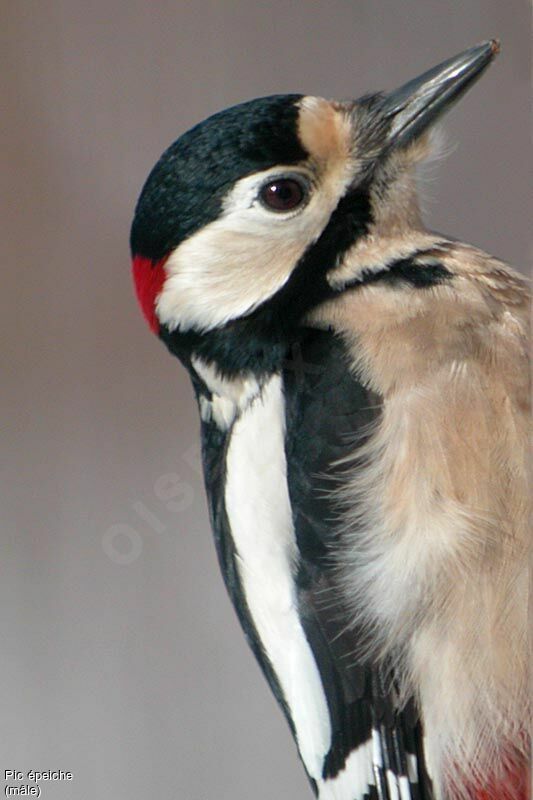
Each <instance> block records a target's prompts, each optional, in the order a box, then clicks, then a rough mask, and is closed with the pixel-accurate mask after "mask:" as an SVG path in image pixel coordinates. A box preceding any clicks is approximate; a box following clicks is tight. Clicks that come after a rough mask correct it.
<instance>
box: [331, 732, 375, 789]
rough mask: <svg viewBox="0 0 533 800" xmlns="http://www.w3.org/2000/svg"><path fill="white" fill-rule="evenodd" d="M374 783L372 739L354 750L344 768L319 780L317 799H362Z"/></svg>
mask: <svg viewBox="0 0 533 800" xmlns="http://www.w3.org/2000/svg"><path fill="white" fill-rule="evenodd" d="M374 784H375V780H374V774H373V766H372V739H369V740H368V741H367V742H365V743H364V744H362V745H360V746H359V747H358V748H357V749H356V750H354V751H353V752H352V753H350V755H349V756H348V758H347V759H346V764H345V766H344V769H343V770H341V771H340V772H339V774H338V775H336V776H335V777H334V778H330V779H328V780H325V781H320V782H319V790H318V797H319V800H363V798H364V796H365V795H368V793H369V787H370V786H372V785H374Z"/></svg>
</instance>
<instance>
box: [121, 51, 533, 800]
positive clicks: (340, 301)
mask: <svg viewBox="0 0 533 800" xmlns="http://www.w3.org/2000/svg"><path fill="white" fill-rule="evenodd" d="M498 49H499V47H498V44H497V42H495V41H490V42H486V43H484V44H481V45H478V46H476V47H473V48H471V49H470V50H467V51H465V52H464V53H461V54H460V55H458V56H456V57H454V58H451V59H449V60H448V61H446V62H444V63H442V64H439V65H438V66H437V67H434V68H433V69H431V70H429V71H428V72H426V73H424V74H423V75H421V76H420V77H419V78H416V79H414V80H412V81H410V82H409V83H407V84H405V85H404V86H402V87H401V88H400V89H398V90H396V91H392V92H390V93H375V94H369V95H365V96H364V97H362V98H360V99H359V100H356V101H350V102H334V101H328V100H324V99H322V98H318V97H311V96H303V95H275V96H271V97H264V98H260V99H257V100H252V101H250V102H246V103H243V104H242V105H239V106H236V107H234V108H230V109H227V110H225V111H221V112H220V113H218V114H215V115H214V116H212V117H210V118H209V119H207V120H206V121H205V122H202V123H200V124H199V125H197V126H196V127H195V128H193V129H192V130H190V131H188V132H187V133H185V134H183V136H181V138H179V139H178V140H177V141H176V142H175V143H174V144H173V145H171V147H170V148H169V149H168V150H167V151H166V152H165V153H164V154H163V156H162V157H161V159H160V160H159V162H158V163H157V164H156V166H155V167H154V169H153V170H152V172H151V174H150V175H149V177H148V180H147V181H146V184H145V186H144V188H143V190H142V193H141V196H140V199H139V201H138V204H137V208H136V211H135V218H134V221H133V227H132V232H131V249H132V256H133V270H134V279H135V286H136V290H137V295H138V299H139V302H140V305H141V308H142V311H143V313H144V315H145V317H146V319H147V321H148V322H149V324H150V326H151V328H152V330H153V331H154V332H155V333H157V334H158V336H159V338H161V339H162V341H163V342H164V343H165V344H166V345H167V347H168V349H169V350H170V352H171V353H173V354H175V355H176V356H178V357H179V359H180V360H181V361H182V362H183V364H184V365H185V367H186V368H187V369H188V371H189V373H190V376H191V379H192V382H193V384H194V388H195V391H196V396H197V399H198V405H199V411H200V416H201V421H202V422H201V424H202V442H203V464H204V473H205V484H206V490H207V498H208V505H209V510H210V516H211V525H212V529H213V534H214V538H215V544H216V548H217V552H218V557H219V561H220V566H221V569H222V574H223V576H224V580H225V583H226V586H227V589H228V592H229V594H230V596H231V599H232V601H233V604H234V606H235V609H236V612H237V614H238V617H239V620H240V622H241V625H242V627H243V630H244V633H245V635H246V637H247V639H248V641H249V644H250V646H251V648H252V649H253V651H254V653H255V655H256V657H257V660H258V662H259V664H260V666H261V668H262V670H263V672H264V674H265V676H266V678H267V680H268V682H269V684H270V686H271V688H272V691H273V693H274V695H275V697H276V699H277V701H278V703H279V704H280V706H281V708H282V710H283V712H284V714H285V716H286V718H287V720H288V723H289V726H290V728H291V731H292V733H293V735H294V738H295V741H296V744H297V747H298V751H299V754H300V757H301V760H302V762H303V765H304V767H305V770H306V772H307V775H308V777H309V780H310V783H311V786H312V788H313V790H314V792H315V793H316V794H317V796H318V797H319V799H320V800H370V799H371V798H372V800H396V799H397V798H401V800H407V799H408V798H412V799H413V800H414V799H415V798H416V799H418V800H431V799H432V798H435V800H465V799H466V798H469V799H472V798H474V799H475V800H525V798H526V797H527V796H528V770H529V764H530V758H529V756H530V738H529V731H530V725H531V700H530V692H529V686H528V652H527V639H528V636H527V632H528V619H527V591H528V556H529V553H530V541H531V540H530V534H529V528H528V522H527V519H528V503H529V500H528V472H527V451H526V442H527V432H528V424H529V410H528V409H529V382H528V381H529V368H528V353H529V344H528V329H527V325H528V303H529V296H528V290H527V287H526V284H525V282H524V281H523V280H522V279H521V278H520V277H519V275H518V274H517V273H516V272H515V271H513V270H512V269H511V268H510V267H508V266H506V265H505V264H503V263H502V262H500V261H497V260H496V259H494V258H492V257H491V256H489V255H487V254H485V253H483V252H481V251H480V250H477V249H476V248H474V247H471V246H470V245H465V244H461V243H459V242H457V241H454V240H450V239H447V238H446V237H444V236H442V235H439V234H435V233H432V232H429V231H427V230H425V229H424V227H423V224H422V222H421V216H420V212H419V206H418V200H417V193H416V185H415V176H414V170H415V167H416V164H417V163H418V162H419V161H421V160H423V159H424V158H425V157H426V155H427V154H428V153H429V152H430V150H431V129H432V126H433V123H434V122H435V121H436V120H437V119H438V118H439V117H440V115H441V114H442V113H443V112H444V111H446V110H447V109H448V108H449V107H450V105H451V104H452V103H453V102H454V101H455V100H457V99H458V98H459V97H461V95H462V94H463V93H464V92H465V91H466V89H467V88H469V87H470V86H471V84H472V83H473V82H474V81H475V80H476V79H477V78H478V77H479V76H480V75H481V73H482V72H483V71H484V70H485V68H486V67H487V65H488V64H489V63H490V62H491V61H492V59H493V58H494V56H495V54H496V53H497V52H498Z"/></svg>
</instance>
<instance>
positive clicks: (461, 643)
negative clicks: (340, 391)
mask: <svg viewBox="0 0 533 800" xmlns="http://www.w3.org/2000/svg"><path fill="white" fill-rule="evenodd" d="M437 241H442V240H441V239H440V238H438V239H437V237H434V236H432V235H430V234H424V233H414V239H413V238H410V239H409V241H407V240H406V239H404V240H403V241H402V239H401V236H400V237H398V236H397V235H394V236H392V237H390V238H384V239H382V240H381V241H380V242H377V240H376V241H374V242H368V243H365V245H364V246H363V247H357V248H355V249H354V252H353V253H352V254H351V256H350V258H348V259H347V260H346V262H345V264H344V265H343V267H342V271H339V274H340V275H341V276H342V278H341V279H342V281H343V282H346V281H349V280H350V277H351V276H350V271H352V275H353V276H357V275H358V274H359V272H360V269H361V265H362V264H365V265H366V264H370V262H371V260H372V259H373V257H374V255H376V256H378V255H379V258H380V259H383V258H385V260H387V261H389V260H391V256H392V254H393V253H394V252H395V251H396V253H397V254H404V253H405V252H407V250H408V249H409V247H411V248H412V246H413V242H416V244H418V245H420V244H422V243H423V244H424V246H425V247H429V248H430V250H431V251H432V253H431V258H435V259H437V260H438V262H439V263H441V264H443V265H444V266H445V267H447V268H448V269H449V270H450V271H451V272H452V273H453V275H454V277H453V279H452V280H451V281H449V282H446V283H444V284H442V285H439V286H436V287H434V288H428V289H424V290H414V289H412V288H409V287H408V286H407V285H406V286H405V287H404V288H401V287H398V286H395V287H389V286H387V285H385V284H384V283H383V282H381V283H379V282H378V283H375V284H371V285H367V286H363V287H360V288H358V289H354V290H349V291H346V292H345V293H344V294H343V295H342V296H341V297H338V298H336V299H335V301H334V302H331V303H327V304H324V305H323V306H322V307H321V308H320V309H319V310H318V311H317V312H315V314H314V316H313V319H314V322H315V324H318V325H320V326H325V325H327V326H332V327H333V328H334V329H335V330H336V331H338V332H339V333H341V334H342V335H343V336H344V338H345V339H346V341H347V343H348V345H349V349H350V353H351V356H352V363H353V368H354V370H355V371H356V372H357V374H358V375H359V376H360V377H361V378H362V379H363V381H364V382H365V383H366V384H367V385H368V386H369V387H371V388H372V389H373V390H374V391H376V392H378V393H379V394H380V395H381V396H382V398H383V414H382V418H381V420H380V422H379V424H378V427H377V428H376V430H375V431H374V433H373V435H372V436H371V437H370V440H369V442H368V444H367V445H365V447H364V452H363V454H362V456H361V454H358V464H357V466H356V467H355V468H354V470H353V472H352V474H351V477H349V478H348V480H347V485H346V488H345V491H344V492H343V501H344V503H345V505H346V507H347V508H349V509H351V510H349V511H348V512H347V514H346V541H347V545H346V548H345V550H344V553H343V557H342V561H343V563H342V572H343V576H344V585H345V588H346V592H347V596H348V598H349V599H351V602H352V605H353V608H354V609H357V611H356V613H357V615H358V616H359V617H360V619H361V621H363V622H365V623H366V624H368V625H369V626H371V627H372V628H373V629H375V634H376V636H377V637H378V639H379V645H380V651H381V652H382V653H387V654H391V653H392V654H395V655H396V657H397V659H398V665H399V669H400V670H401V673H402V675H403V682H404V687H403V688H404V691H405V692H406V693H407V694H408V693H409V692H412V691H413V692H414V693H415V695H416V696H417V697H418V698H419V702H420V706H421V709H422V714H423V719H424V726H425V731H426V734H425V738H426V748H427V757H428V762H429V767H430V770H431V773H432V775H433V777H434V778H435V784H436V788H437V795H438V796H439V797H444V796H445V795H444V794H442V791H443V790H442V787H443V786H447V787H448V788H450V787H453V791H454V792H455V794H453V795H450V796H453V797H454V798H455V797H465V798H466V797H469V794H468V791H467V790H466V789H465V788H464V786H465V782H466V781H469V782H470V785H472V781H473V780H475V777H476V774H479V775H487V774H489V773H494V772H496V773H497V772H498V769H500V768H501V766H502V755H503V752H502V750H503V749H505V748H507V750H508V751H509V750H510V749H512V748H513V747H515V748H517V750H520V749H522V751H523V755H524V754H525V753H524V751H525V750H526V749H527V747H528V745H527V743H526V739H525V732H526V731H530V729H531V694H530V688H531V684H530V678H529V664H530V658H529V655H530V654H529V652H528V644H527V643H528V635H529V633H530V627H529V626H530V621H529V618H528V583H529V559H530V557H531V549H532V548H531V543H532V537H531V529H530V525H529V519H530V516H529V515H530V496H529V489H530V485H529V462H528V437H529V432H530V373H529V348H530V343H529V342H530V340H529V327H528V325H529V293H528V291H527V288H526V284H525V282H524V281H523V279H521V278H520V277H519V276H518V275H517V274H516V273H515V272H513V271H512V270H511V269H510V268H508V267H507V266H506V265H504V264H502V263H501V262H499V261H497V260H495V259H493V258H491V257H489V256H487V255H486V254H484V253H482V252H480V251H478V250H476V249H474V248H472V247H469V246H466V245H462V244H456V243H447V244H445V245H442V246H439V245H438V244H436V242H437ZM371 254H373V255H371ZM339 280H340V279H339ZM361 458H362V459H363V461H364V462H366V468H365V469H361V460H360V459H361ZM355 508H358V509H359V510H358V512H357V513H356V512H354V511H353V509H355ZM356 527H357V528H361V529H362V530H357V531H355V528H356ZM351 530H352V531H354V532H352V533H351V532H350V531H351ZM462 770H464V772H462Z"/></svg>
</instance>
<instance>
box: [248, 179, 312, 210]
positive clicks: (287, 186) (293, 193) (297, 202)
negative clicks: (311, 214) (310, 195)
mask: <svg viewBox="0 0 533 800" xmlns="http://www.w3.org/2000/svg"><path fill="white" fill-rule="evenodd" d="M259 199H260V200H261V203H262V204H263V205H264V206H265V207H266V208H268V209H269V210H270V211H281V212H283V211H294V209H295V208H298V206H301V205H302V204H303V203H304V202H305V201H306V200H307V187H306V185H305V184H304V182H303V180H300V179H298V178H292V177H291V178H275V179H274V180H271V181H269V182H268V183H266V184H265V185H264V186H263V188H262V189H261V191H260V193H259Z"/></svg>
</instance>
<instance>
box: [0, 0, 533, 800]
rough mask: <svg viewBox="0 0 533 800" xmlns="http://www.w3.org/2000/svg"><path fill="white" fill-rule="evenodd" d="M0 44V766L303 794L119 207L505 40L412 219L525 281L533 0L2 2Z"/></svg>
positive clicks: (78, 785) (152, 789) (122, 799)
mask: <svg viewBox="0 0 533 800" xmlns="http://www.w3.org/2000/svg"><path fill="white" fill-rule="evenodd" d="M0 32H1V33H0V36H1V55H0V58H1V61H2V63H1V65H0V66H1V75H2V95H3V102H2V107H3V112H2V132H1V143H0V158H1V159H2V176H3V177H2V183H3V190H2V192H1V203H2V212H1V216H0V220H1V221H0V224H1V225H2V228H3V230H2V237H1V241H2V260H3V265H2V291H1V298H0V302H1V304H2V311H1V314H0V324H1V326H2V344H3V347H2V360H3V365H2V392H1V404H2V432H3V439H4V442H3V458H2V467H1V468H2V473H3V477H2V481H1V487H2V488H1V491H2V492H3V493H4V498H3V503H2V533H1V535H2V544H3V547H2V552H3V555H2V560H1V564H2V566H1V569H2V575H1V582H0V624H1V640H2V654H1V657H0V659H1V660H0V709H1V711H0V713H1V720H2V725H1V729H2V732H1V734H0V737H1V745H0V767H1V769H2V771H3V770H4V769H12V770H15V769H19V770H22V771H24V772H25V771H27V770H29V769H37V770H44V769H63V770H70V771H71V772H72V773H73V775H74V777H73V780H72V782H70V783H62V784H57V783H56V784H44V783H43V784H41V787H42V797H43V798H44V799H45V800H47V799H48V800H56V798H57V800H60V798H76V800H96V798H98V800H126V799H127V800H130V799H131V800H141V798H151V797H169V798H170V797H171V798H179V800H182V799H183V800H215V798H216V800H226V798H228V799H230V800H245V799H246V800H248V799H249V798H253V800H272V799H273V798H290V800H305V799H306V798H309V797H310V791H309V789H308V786H307V783H306V779H305V777H304V774H303V770H302V769H301V767H300V765H299V763H298V761H297V758H296V754H295V748H294V746H293V743H292V741H291V738H290V735H289V732H288V728H287V726H286V724H285V721H284V720H283V718H282V716H281V713H280V712H279V711H278V709H277V707H276V706H275V703H274V701H273V699H272V697H271V696H270V693H269V690H268V689H267V686H266V683H265V682H264V681H263V678H262V676H261V675H260V672H259V669H258V667H257V666H256V664H255V662H254V660H253V657H252V656H251V654H250V652H249V651H248V649H247V646H246V644H245V642H244V639H243V636H242V635H241V632H240V630H239V628H238V625H237V622H236V620H235V617H234V614H233V611H232V609H231V607H230V603H229V601H228V599H227V598H226V594H225V591H224V588H223V585H222V580H221V578H220V576H219V572H218V567H217V564H216V560H215V552H214V547H213V545H212V542H211V534H210V531H209V526H208V521H207V515H206V507H205V501H204V496H203V490H202V484H201V478H200V474H199V472H198V461H197V450H196V446H195V444H196V442H197V434H198V427H199V426H198V420H197V412H196V408H195V404H194V402H193V395H192V391H191V389H190V386H189V382H188V378H187V375H186V374H185V372H184V371H183V370H182V369H181V367H180V365H179V364H178V362H177V361H175V360H173V359H171V358H170V356H168V355H167V353H166V351H165V348H164V347H163V346H162V345H161V344H160V343H159V342H158V341H157V340H156V338H155V337H153V336H152V335H151V334H150V333H149V331H148V329H147V327H146V326H145V323H144V321H143V320H142V318H141V314H140V312H139V311H138V309H137V306H136V303H135V300H134V295H133V290H132V285H131V280H130V272H129V253H128V233H129V224H130V220H131V215H132V210H133V206H134V203H135V201H136V197H137V195H138V192H139V190H140V188H141V185H142V183H143V181H144V179H145V177H146V175H147V173H148V170H149V169H150V168H151V167H152V165H153V164H154V162H155V161H156V159H157V158H158V157H159V155H160V153H161V152H162V150H163V149H164V148H165V147H166V146H167V145H168V144H169V143H170V142H171V141H173V140H174V139H175V138H176V137H177V136H178V135H179V134H180V133H182V132H183V131H184V130H186V129H187V128H188V127H190V126H191V125H192V124H194V123H196V122H198V121H199V120H200V119H202V118H204V117H206V116H208V115H209V114H211V113H212V112H214V111H217V110H218V109H220V108H222V107H224V106H227V105H230V104H233V103H236V102H239V101H242V100H245V99H249V98H252V97H254V96H258V95H264V94H270V93H276V92H285V91H288V92H303V93H310V94H322V95H326V96H329V97H341V98H346V97H350V96H358V95H360V94H362V93H364V92H366V91H368V90H373V89H385V88H393V87H394V86H395V85H399V84H400V83H401V82H403V81H404V80H406V79H408V78H410V77H413V76H415V75H416V74H418V73H419V72H421V71H423V70H425V69H427V68H428V67H430V66H432V65H433V64H435V63H437V62H438V61H440V60H443V59H444V58H447V57H448V56H451V55H453V54H455V53H457V52H459V51H460V50H462V49H464V48H466V47H468V46H470V45H472V44H474V43H476V42H478V41H480V40H483V39H486V38H489V37H493V36H499V37H501V40H502V53H501V55H500V57H499V59H498V60H497V62H496V64H495V65H494V66H493V67H492V68H491V69H490V70H489V72H488V73H487V74H486V75H485V76H484V78H483V79H482V80H481V82H480V83H479V84H478V85H477V86H476V87H475V88H474V89H473V90H472V92H471V93H470V94H468V95H467V96H466V97H465V98H464V100H463V101H462V103H461V104H460V105H459V106H457V107H456V109H455V110H454V111H453V112H452V113H451V115H450V116H449V117H448V118H447V120H446V130H447V134H448V135H447V140H448V143H449V145H450V150H451V153H450V155H449V156H448V157H447V159H446V160H445V162H444V163H441V164H440V166H439V168H438V169H437V170H432V174H433V175H434V178H433V179H432V180H431V181H430V182H429V183H428V184H427V186H426V188H427V190H428V192H429V195H430V202H429V204H428V206H427V213H426V218H427V220H428V223H429V225H430V226H431V227H434V228H436V229H438V230H441V231H443V232H446V233H449V234H451V235H453V236H456V237H458V238H464V239H466V240H468V241H471V242H473V243H475V244H477V245H479V246H481V247H483V248H484V249H486V250H489V251H491V252H493V253H495V254H496V255H498V256H500V257H502V258H504V259H505V260H507V261H509V262H511V263H514V264H515V265H517V266H518V267H519V268H521V269H523V270H525V269H526V265H527V262H528V258H529V226H530V221H531V204H530V194H529V180H530V173H529V169H528V168H529V166H530V164H529V163H528V152H529V151H528V145H529V130H528V125H529V121H528V104H529V94H530V87H529V59H530V12H529V7H528V4H527V2H526V1H525V0H463V2H459V1H457V2H451V1H450V0H444V1H443V0H405V1H402V0H386V1H384V0H328V2H314V3H311V2H281V0H275V1H274V2H267V3H252V2H244V1H243V2H238V0H220V1H219V2H216V1H215V0H212V2H209V0H196V2H193V3H184V2H180V0H174V2H171V1H170V0H153V2H139V0H128V1H127V2H126V1H124V2H122V1H121V0H91V2H82V1H81V0H4V2H3V3H2V4H1V6H0ZM1 777H2V779H3V778H4V775H3V772H2V776H1ZM0 786H1V788H2V791H3V789H4V785H3V784H0Z"/></svg>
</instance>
